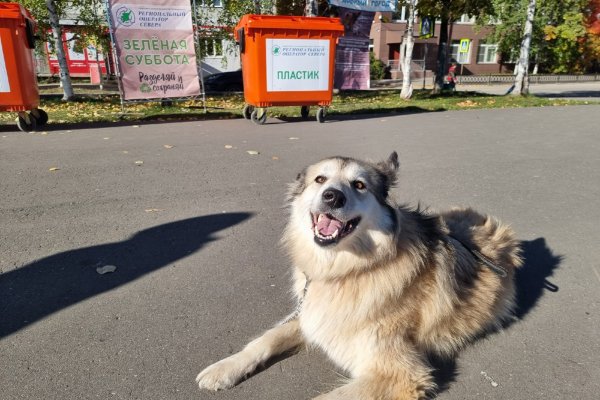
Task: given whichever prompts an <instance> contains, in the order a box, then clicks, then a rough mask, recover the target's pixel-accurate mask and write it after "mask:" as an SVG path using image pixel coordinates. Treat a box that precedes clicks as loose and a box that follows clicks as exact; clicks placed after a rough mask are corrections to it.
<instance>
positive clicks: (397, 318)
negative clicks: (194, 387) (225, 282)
mask: <svg viewBox="0 0 600 400" xmlns="http://www.w3.org/2000/svg"><path fill="white" fill-rule="evenodd" d="M397 169H398V156H397V154H396V153H395V152H394V153H392V155H391V156H390V157H389V159H388V160H386V161H384V162H380V163H371V162H365V161H360V160H356V159H352V158H347V157H333V158H329V159H325V160H323V161H321V162H318V163H316V164H314V165H311V166H309V167H307V168H306V169H305V170H304V171H302V172H301V173H300V174H299V175H298V178H297V180H296V182H295V183H293V184H292V185H291V187H290V190H289V202H290V204H291V216H290V221H289V224H288V225H287V227H286V229H285V233H284V239H283V243H284V245H285V247H286V248H287V250H288V252H289V255H290V257H291V259H292V261H293V265H294V267H295V270H294V286H293V287H294V293H295V296H296V298H297V300H298V307H297V309H296V311H295V312H294V313H292V314H291V315H290V316H289V317H288V318H286V319H284V320H283V321H282V322H281V323H279V324H278V325H277V326H275V327H274V328H272V329H270V330H268V331H266V332H265V333H264V334H263V335H262V336H260V337H259V338H258V339H255V340H254V341H252V342H250V343H249V344H248V345H247V346H246V347H245V348H244V349H243V350H242V351H240V352H239V353H237V354H234V355H232V356H230V357H228V358H225V359H224V360H221V361H219V362H217V363H215V364H213V365H211V366H209V367H208V368H206V369H205V370H204V371H202V372H201V373H200V374H199V375H198V377H197V378H196V381H197V382H198V385H199V386H200V388H204V389H210V390H218V389H226V388H230V387H232V386H234V385H235V384H236V383H238V382H239V381H240V380H242V379H244V377H246V376H247V375H248V374H250V373H252V372H253V371H254V370H255V369H256V367H257V366H259V365H260V364H261V363H264V362H265V361H266V360H267V359H269V358H270V357H272V356H274V355H276V354H280V353H282V352H285V351H288V350H290V349H293V348H295V347H297V346H300V345H302V344H307V345H311V346H315V347H318V348H320V349H322V350H323V351H324V352H325V353H326V354H327V355H328V356H329V357H330V358H331V360H333V361H334V362H335V364H337V365H338V366H339V367H340V368H342V369H344V370H345V371H347V372H348V373H349V375H350V377H351V379H350V380H349V381H348V382H347V383H346V384H345V385H343V386H341V387H339V388H337V389H335V390H333V391H332V392H329V393H326V394H323V395H321V396H319V397H318V399H321V400H325V399H327V400H334V399H346V400H363V399H364V400H396V399H398V400H400V399H403V400H405V399H420V398H424V397H425V396H427V395H428V394H429V393H431V392H432V391H433V390H434V389H435V382H434V381H433V378H432V376H431V371H432V368H431V367H430V365H429V364H428V361H427V357H428V355H430V354H437V355H441V356H452V355H453V354H454V353H455V352H456V351H457V350H458V349H460V348H461V347H462V346H463V345H464V344H466V343H468V342H469V341H470V340H471V339H473V338H474V337H476V336H478V335H480V334H481V333H482V332H485V331H486V330H488V329H490V328H496V327H499V326H500V325H501V324H502V322H503V320H505V319H506V318H507V317H509V316H510V314H511V310H512V308H513V306H514V296H515V289H514V284H513V277H514V273H515V269H516V268H518V267H519V266H520V265H521V263H522V261H521V257H520V248H519V244H518V241H517V240H516V239H515V237H514V234H513V232H512V231H511V229H510V228H508V227H507V226H505V225H503V224H501V223H500V222H499V221H498V220H496V219H495V218H492V217H489V216H485V215H482V214H479V213H477V212H475V211H473V210H472V209H453V210H451V211H448V212H444V213H440V214H432V213H427V212H424V211H422V210H419V209H418V208H417V209H411V208H408V207H406V206H400V205H398V204H396V203H395V202H394V201H393V200H392V199H391V198H390V196H389V191H390V188H391V187H392V186H394V184H395V182H396V172H397Z"/></svg>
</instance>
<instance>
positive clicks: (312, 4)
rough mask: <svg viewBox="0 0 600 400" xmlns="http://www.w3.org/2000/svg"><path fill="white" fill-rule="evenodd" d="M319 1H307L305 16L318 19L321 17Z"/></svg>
mask: <svg viewBox="0 0 600 400" xmlns="http://www.w3.org/2000/svg"><path fill="white" fill-rule="evenodd" d="M318 7H319V6H318V4H317V0H306V7H305V8H304V15H305V16H307V17H316V16H317V15H319V12H318Z"/></svg>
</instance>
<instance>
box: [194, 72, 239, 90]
mask: <svg viewBox="0 0 600 400" xmlns="http://www.w3.org/2000/svg"><path fill="white" fill-rule="evenodd" d="M204 91H205V92H207V93H208V92H243V91H244V81H243V79H242V70H238V71H231V72H220V73H218V74H212V75H209V76H207V77H206V78H204Z"/></svg>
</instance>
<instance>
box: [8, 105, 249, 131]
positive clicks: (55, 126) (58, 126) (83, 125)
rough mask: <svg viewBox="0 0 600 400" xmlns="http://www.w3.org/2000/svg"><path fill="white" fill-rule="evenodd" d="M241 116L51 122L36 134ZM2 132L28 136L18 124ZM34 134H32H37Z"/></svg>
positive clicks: (215, 113)
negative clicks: (20, 129)
mask: <svg viewBox="0 0 600 400" xmlns="http://www.w3.org/2000/svg"><path fill="white" fill-rule="evenodd" d="M240 118H241V116H240V115H238V114H235V113H233V112H230V111H209V112H208V113H207V114H204V113H202V112H197V113H188V114H163V115H153V116H148V117H144V118H140V119H135V118H132V119H124V120H121V121H114V122H113V121H97V122H74V123H59V122H52V120H50V122H49V123H48V124H47V125H44V126H42V127H38V128H37V129H36V130H35V132H55V131H66V130H70V131H74V130H78V129H101V128H116V127H121V126H133V125H139V126H140V127H141V126H144V125H156V124H172V123H174V122H194V121H198V122H204V121H218V120H231V119H240ZM0 132H18V133H21V134H23V135H27V133H26V132H20V131H19V129H18V128H17V125H16V123H14V124H8V123H1V124H0ZM35 132H32V133H35Z"/></svg>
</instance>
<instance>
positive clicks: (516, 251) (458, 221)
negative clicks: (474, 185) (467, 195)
mask: <svg viewBox="0 0 600 400" xmlns="http://www.w3.org/2000/svg"><path fill="white" fill-rule="evenodd" d="M442 218H443V219H444V221H445V223H446V225H447V227H448V230H449V232H450V235H451V236H453V237H455V238H457V239H458V240H460V241H461V242H462V243H464V244H465V245H466V246H468V247H469V248H470V249H472V250H476V251H479V252H480V253H482V254H483V255H484V256H485V257H487V258H488V259H490V260H491V261H492V262H494V263H496V264H498V265H500V266H501V267H503V268H505V269H507V270H508V271H509V274H510V275H512V273H513V272H514V270H515V269H517V268H519V267H521V266H522V265H523V258H522V250H521V246H520V241H518V240H517V239H516V237H515V233H514V231H513V230H512V228H511V227H510V226H508V225H505V224H503V223H502V222H500V221H499V220H498V219H497V218H494V217H491V216H488V215H482V214H480V213H478V212H476V211H474V210H473V209H471V208H455V209H452V210H450V211H448V212H446V213H443V214H442Z"/></svg>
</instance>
